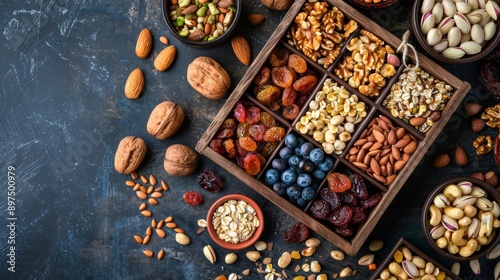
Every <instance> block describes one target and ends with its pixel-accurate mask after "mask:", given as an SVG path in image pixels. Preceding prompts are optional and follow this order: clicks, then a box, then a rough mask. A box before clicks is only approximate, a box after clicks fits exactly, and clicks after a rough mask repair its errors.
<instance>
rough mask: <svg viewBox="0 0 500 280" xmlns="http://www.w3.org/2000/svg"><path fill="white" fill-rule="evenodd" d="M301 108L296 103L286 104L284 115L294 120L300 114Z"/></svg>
mask: <svg viewBox="0 0 500 280" xmlns="http://www.w3.org/2000/svg"><path fill="white" fill-rule="evenodd" d="M299 111H300V108H299V106H297V105H296V104H292V105H290V106H286V107H285V108H284V109H283V117H284V118H285V119H288V120H293V119H295V118H296V117H297V116H298V115H299Z"/></svg>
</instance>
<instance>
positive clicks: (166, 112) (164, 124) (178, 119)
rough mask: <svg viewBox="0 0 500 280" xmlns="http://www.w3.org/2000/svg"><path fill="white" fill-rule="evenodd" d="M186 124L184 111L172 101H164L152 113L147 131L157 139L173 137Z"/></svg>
mask: <svg viewBox="0 0 500 280" xmlns="http://www.w3.org/2000/svg"><path fill="white" fill-rule="evenodd" d="M183 122H184V110H182V107H181V106H180V105H178V104H175V103H173V102H171V101H163V102H161V103H160V104H158V105H156V107H155V108H154V109H153V111H152V112H151V115H150V116H149V119H148V123H147V125H146V129H147V131H148V133H149V134H151V135H153V136H154V137H156V138H157V139H160V140H164V139H167V138H170V137H172V135H174V134H175V133H176V132H177V131H178V130H179V128H181V125H182V123H183Z"/></svg>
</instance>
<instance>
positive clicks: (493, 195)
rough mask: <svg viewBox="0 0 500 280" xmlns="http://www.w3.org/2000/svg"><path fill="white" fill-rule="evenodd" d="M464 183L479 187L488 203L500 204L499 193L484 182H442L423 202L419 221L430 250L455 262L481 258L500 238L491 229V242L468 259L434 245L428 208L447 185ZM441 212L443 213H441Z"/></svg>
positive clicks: (456, 179)
mask: <svg viewBox="0 0 500 280" xmlns="http://www.w3.org/2000/svg"><path fill="white" fill-rule="evenodd" d="M464 181H468V182H471V183H472V185H473V186H477V187H480V188H481V189H483V190H484V191H485V192H486V195H487V198H488V199H489V200H490V201H492V202H496V203H497V204H498V203H500V195H499V193H498V192H497V191H496V190H495V188H494V187H492V186H490V185H489V184H487V183H486V182H484V181H481V180H478V179H475V178H455V179H451V180H447V181H446V182H443V183H441V184H440V185H438V186H437V187H436V188H435V189H434V190H433V191H432V192H431V193H430V194H429V196H428V197H427V199H426V200H425V203H424V207H423V208H422V220H421V223H422V230H423V232H424V236H425V238H426V239H427V241H428V243H429V245H430V246H431V247H432V249H434V250H435V251H436V252H438V253H439V254H441V255H442V256H443V257H445V258H449V259H452V260H455V261H470V260H473V259H477V258H481V257H483V256H485V255H486V254H488V253H489V252H490V251H491V250H492V249H493V248H494V247H495V245H496V244H498V242H499V238H500V232H499V230H498V229H497V228H493V231H495V232H496V235H495V236H494V237H493V240H491V242H490V243H488V244H487V245H482V246H481V249H480V250H479V251H476V252H474V253H473V254H472V255H471V256H469V257H462V256H461V255H459V254H450V253H449V252H448V250H447V249H446V248H444V249H441V248H439V247H438V246H437V245H436V240H434V239H433V238H432V237H431V235H430V231H431V228H432V226H431V225H430V223H429V220H430V214H429V207H430V206H431V205H432V204H433V203H434V202H433V201H434V198H435V197H436V196H437V195H438V194H440V193H442V192H443V190H444V189H445V188H446V187H447V186H448V185H450V184H455V185H458V184H459V183H460V182H464ZM477 210H478V212H479V211H480V209H479V208H478V209H477ZM441 212H443V211H441ZM475 217H477V215H476V216H475ZM441 224H442V223H441ZM441 224H440V225H441ZM438 226H439V225H438ZM465 239H468V238H467V234H466V235H465Z"/></svg>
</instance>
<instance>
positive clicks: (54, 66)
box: [0, 0, 498, 279]
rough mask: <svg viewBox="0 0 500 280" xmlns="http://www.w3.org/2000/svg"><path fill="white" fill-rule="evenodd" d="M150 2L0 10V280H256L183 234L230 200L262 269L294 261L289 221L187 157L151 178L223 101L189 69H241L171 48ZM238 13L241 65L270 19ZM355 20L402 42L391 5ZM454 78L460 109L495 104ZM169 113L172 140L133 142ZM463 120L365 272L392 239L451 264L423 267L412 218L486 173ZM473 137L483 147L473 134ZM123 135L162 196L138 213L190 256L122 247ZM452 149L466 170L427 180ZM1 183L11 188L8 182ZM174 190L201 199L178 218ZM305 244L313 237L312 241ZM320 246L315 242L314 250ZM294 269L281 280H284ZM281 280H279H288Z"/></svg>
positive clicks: (175, 250)
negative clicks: (260, 227)
mask: <svg viewBox="0 0 500 280" xmlns="http://www.w3.org/2000/svg"><path fill="white" fill-rule="evenodd" d="M160 2H161V1H110V0H104V1H65V0H53V1H23V2H21V1H8V2H7V1H3V2H0V11H1V17H0V30H1V34H0V85H1V86H0V108H1V111H0V144H1V145H0V162H1V164H0V185H1V186H2V187H1V188H2V189H1V190H0V213H1V214H0V217H1V218H0V219H1V220H2V224H3V225H2V226H0V228H1V230H0V244H1V247H0V248H1V250H0V254H1V258H0V260H2V265H1V266H0V279H75V278H76V279H143V278H149V279H151V278H164V279H213V278H214V277H215V276H217V275H221V274H224V275H226V276H227V275H229V274H230V273H232V272H236V273H239V274H240V275H241V272H242V271H243V270H244V269H246V268H250V269H251V274H250V276H249V277H246V278H248V279H256V278H259V279H262V278H264V275H259V274H258V273H257V272H256V271H255V269H254V268H255V265H254V264H253V263H251V262H250V261H249V260H247V259H246V257H245V256H244V255H245V252H246V251H247V250H242V251H239V252H236V253H237V254H238V256H239V260H238V261H237V262H236V263H235V264H233V265H226V264H225V263H224V261H223V259H224V256H225V254H226V253H228V251H227V250H224V249H222V248H220V247H218V246H216V245H215V243H213V242H212V241H211V240H210V238H209V236H208V234H207V233H206V232H204V233H202V234H199V235H197V234H196V231H197V229H198V225H197V223H196V221H197V220H198V219H200V218H204V216H205V215H206V211H207V210H208V208H209V206H210V205H211V203H212V202H214V201H215V200H216V199H218V198H219V197H221V196H222V195H224V194H229V193H244V194H247V195H249V196H250V197H252V198H254V199H255V200H256V201H257V202H258V203H259V204H260V205H261V207H262V208H263V210H264V214H265V216H266V218H267V220H266V222H265V232H264V234H263V236H262V239H263V240H265V241H270V242H274V249H273V251H272V252H267V251H266V252H263V255H264V256H269V257H273V260H274V261H273V263H274V264H276V262H277V259H278V258H279V256H280V255H281V253H282V252H284V251H292V250H301V249H302V248H303V245H302V244H285V243H284V242H283V239H282V237H281V235H282V233H283V231H284V230H285V229H286V228H288V227H289V226H290V225H292V224H294V223H295V222H296V221H295V220H294V219H293V218H292V217H291V216H289V215H288V214H286V213H284V212H283V211H282V210H281V209H279V208H278V207H276V206H274V205H272V204H271V203H269V202H268V201H267V200H266V199H265V198H264V197H262V196H260V195H259V194H257V193H255V192H254V191H252V190H251V189H250V188H248V187H246V186H244V185H243V184H242V183H240V182H239V181H238V180H237V179H235V178H234V177H232V175H230V174H228V173H227V172H226V171H224V170H222V169H221V168H220V167H219V166H217V165H215V164H214V163H213V162H211V161H210V160H208V159H207V158H205V157H203V156H200V165H199V168H198V169H197V171H196V172H195V174H194V175H192V176H189V177H185V178H175V177H172V176H169V175H168V174H166V173H165V171H164V170H163V166H162V158H163V154H164V151H165V149H166V147H168V146H169V145H171V144H174V143H183V144H186V145H189V146H191V147H193V148H194V145H195V144H196V142H197V141H198V139H199V138H200V137H201V135H202V134H203V132H204V131H205V129H206V128H207V127H208V125H209V124H210V122H211V121H212V119H213V118H214V117H215V115H216V114H217V112H218V110H219V109H220V107H221V106H222V104H223V102H224V101H225V99H221V100H216V101H215V100H207V99H204V98H203V97H202V96H200V95H199V94H197V93H195V92H194V91H193V90H192V89H191V88H190V87H189V85H188V83H187V81H186V76H185V73H186V69H187V65H188V64H189V62H190V61H192V60H193V59H194V58H195V57H197V56H200V55H207V56H210V57H212V58H214V59H215V60H216V61H219V62H220V63H221V64H222V65H223V67H224V68H225V69H226V70H227V71H228V72H229V73H230V75H231V78H232V81H233V87H234V86H235V85H236V84H237V82H238V81H239V79H240V78H241V77H242V76H243V74H244V73H245V71H246V69H247V67H245V66H243V65H242V64H241V63H239V62H238V61H237V60H236V58H235V57H234V55H233V53H232V50H231V46H230V43H229V42H227V43H225V44H223V45H220V46H219V47H217V48H216V49H208V50H203V49H192V48H189V47H185V46H183V45H181V43H180V42H178V41H176V40H174V39H173V37H172V36H170V34H169V33H168V31H167V29H166V25H165V23H164V20H163V17H162V13H161V3H160ZM242 2H243V9H244V10H243V12H242V16H241V21H240V22H239V25H238V29H237V31H236V34H242V35H244V36H245V37H246V38H247V39H248V40H249V42H250V44H251V46H252V52H253V57H255V56H256V55H257V54H258V52H259V51H260V50H261V49H262V47H263V45H264V44H265V42H266V40H267V39H268V38H269V36H270V35H271V33H272V32H273V31H274V28H275V27H276V26H277V25H278V23H279V21H280V19H281V17H282V16H283V15H284V12H275V11H270V10H268V9H267V8H265V7H264V6H262V5H261V4H260V1H257V0H254V1H242ZM253 12H257V13H262V14H265V15H266V21H265V22H264V23H263V24H261V25H259V26H257V27H250V26H249V25H248V22H247V20H246V18H247V15H248V14H249V13H253ZM364 13H365V14H366V15H368V16H369V17H370V18H372V19H373V20H375V21H376V22H378V23H379V24H380V25H382V26H383V27H385V28H387V29H389V30H391V31H393V32H394V34H396V35H397V36H401V35H402V34H403V33H404V31H406V30H408V29H410V27H409V22H410V5H407V6H406V5H405V6H404V7H402V6H401V5H400V4H396V6H393V7H391V8H389V9H384V10H379V11H364ZM144 27H148V28H150V29H151V31H152V33H153V36H154V40H155V41H154V53H153V54H152V55H150V56H149V57H147V58H146V59H139V58H137V57H136V56H135V54H134V47H135V42H136V38H137V35H138V34H139V32H140V30H141V29H142V28H144ZM161 35H165V36H167V37H168V38H169V39H170V40H171V44H174V45H175V46H176V47H177V48H178V51H177V57H176V59H175V61H174V63H173V65H172V67H171V68H170V69H169V70H168V71H167V72H164V73H161V72H157V71H156V70H153V69H154V68H153V58H154V56H155V55H156V54H157V53H158V52H159V51H160V50H161V49H162V48H163V47H164V46H163V45H162V44H161V43H160V42H159V37H160V36H161ZM137 67H139V68H141V69H142V70H143V72H144V74H145V77H146V88H145V91H144V92H143V94H142V96H141V97H140V98H139V99H137V100H134V101H131V100H128V99H126V98H125V96H124V94H123V86H124V83H125V80H126V78H127V76H128V74H129V73H130V72H131V71H132V70H133V69H135V68H137ZM445 68H446V69H447V70H449V71H450V72H452V73H454V74H455V75H457V76H458V77H459V78H461V79H463V80H466V81H468V82H469V83H471V84H472V86H473V87H472V90H471V92H470V93H469V95H468V96H467V97H466V99H465V101H464V102H467V101H475V102H479V103H481V104H482V105H483V106H490V105H492V104H496V101H495V100H493V99H492V98H491V97H490V96H489V94H488V93H487V92H486V91H485V89H484V87H482V86H481V85H480V84H479V83H478V81H477V76H478V67H477V65H476V64H473V65H457V66H451V65H445ZM164 100H171V101H173V102H176V103H178V104H180V105H181V106H182V107H183V108H184V109H185V112H186V121H185V122H184V125H183V128H182V129H181V131H180V132H179V133H177V134H176V135H175V136H174V137H172V138H170V139H168V140H164V141H158V140H156V139H154V138H153V137H151V136H150V135H148V134H147V132H146V129H145V126H146V122H147V119H148V117H149V114H150V112H151V110H152V109H153V108H154V106H156V104H158V103H159V102H161V101H164ZM470 120H471V118H469V117H466V116H465V115H464V113H463V110H462V106H460V107H459V109H458V110H457V112H456V113H455V115H454V116H453V117H452V119H451V120H450V122H449V124H448V125H447V126H446V128H445V129H444V131H443V132H442V133H441V135H440V136H439V137H438V139H437V140H436V142H435V144H434V145H433V146H432V147H431V149H430V150H429V152H428V153H427V156H426V157H425V158H424V159H423V160H422V162H421V163H420V165H419V166H418V167H417V168H416V169H415V172H414V174H412V176H411V177H410V179H409V180H408V182H407V183H406V184H405V186H404V187H403V188H402V190H401V192H400V194H399V195H398V196H397V197H396V199H395V200H394V201H393V203H392V204H391V205H390V207H389V208H388V209H387V212H386V213H385V214H384V215H383V217H382V219H381V220H380V222H379V224H378V225H377V226H376V227H375V229H374V231H373V233H372V234H371V236H370V237H369V238H368V241H367V243H369V242H370V241H371V240H373V239H375V238H381V239H383V240H384V241H385V244H386V245H385V247H384V248H383V249H382V250H381V251H380V252H377V253H376V258H375V260H376V262H379V263H380V262H381V260H382V259H383V257H384V255H385V254H386V253H387V252H388V251H389V250H390V247H391V246H392V245H393V244H394V243H395V242H396V241H397V239H398V238H399V237H404V238H405V239H407V240H408V241H409V242H411V243H413V244H414V245H416V247H418V248H420V249H421V250H422V251H424V252H425V253H428V254H429V255H431V256H432V257H436V260H438V261H440V262H441V263H442V264H443V265H445V266H447V267H450V266H451V264H452V262H451V261H448V260H443V259H440V258H439V257H438V255H437V254H435V253H433V252H432V251H431V249H430V247H429V246H428V245H427V244H426V243H425V240H424V238H423V236H422V232H421V228H420V221H419V219H420V211H421V205H422V204H423V202H424V200H425V198H426V196H427V194H428V193H429V192H430V190H431V189H432V188H433V186H434V185H437V184H438V183H440V182H441V181H443V180H445V179H448V178H450V177H458V176H467V175H470V174H472V173H474V172H477V171H482V172H486V171H489V170H496V171H498V167H497V166H496V165H495V164H494V160H493V156H492V154H491V153H490V154H488V155H486V156H482V157H479V156H476V155H475V153H474V150H473V148H472V146H471V143H472V141H473V139H474V138H475V137H476V135H475V134H474V133H473V132H472V131H471V130H470V128H469V127H470ZM482 134H489V135H492V136H494V135H495V134H496V131H494V130H493V129H487V130H485V131H483V132H482ZM127 135H134V136H138V137H141V138H143V139H144V140H145V141H146V143H147V145H148V148H149V151H148V153H147V155H146V158H145V161H144V164H143V165H142V166H141V168H140V169H139V170H138V171H139V173H141V174H145V175H149V174H151V173H153V174H155V175H156V176H157V178H158V179H164V180H165V181H166V182H168V184H169V185H170V190H169V191H168V192H165V193H164V197H163V198H161V199H160V200H159V201H160V204H159V205H157V206H150V207H149V209H150V210H152V211H153V217H155V218H157V219H161V218H165V217H167V216H169V215H172V216H174V218H175V222H177V224H178V225H179V226H180V227H182V228H183V229H185V230H186V232H187V233H188V235H189V236H190V237H191V241H192V242H191V244H190V245H189V246H186V247H182V246H180V245H179V244H177V243H176V242H175V241H174V234H173V231H171V230H168V231H167V237H166V238H165V239H160V238H158V237H157V236H153V239H152V241H151V242H150V243H149V244H148V245H147V246H141V245H138V244H136V243H135V241H134V239H133V235H135V234H137V235H144V231H145V229H146V227H147V226H148V225H149V224H150V218H145V217H143V216H141V215H140V214H139V211H138V207H139V205H140V203H141V201H140V200H139V199H138V198H137V197H136V196H135V194H134V193H133V192H132V190H131V189H130V188H128V187H126V186H125V185H124V182H125V181H126V180H127V179H129V177H128V176H125V175H121V174H118V173H117V172H116V171H115V170H114V167H113V159H114V152H115V149H116V147H117V145H118V142H119V141H120V140H121V139H122V138H123V137H125V136H127ZM456 145H461V146H462V147H464V148H465V150H466V151H467V153H468V155H469V156H470V162H469V164H468V165H467V166H466V167H462V168H461V167H457V166H456V165H455V164H453V163H452V164H451V165H450V166H447V167H445V168H443V169H440V170H435V169H432V168H431V167H430V164H431V161H432V159H433V158H434V157H435V156H436V155H437V154H439V153H441V152H447V153H449V154H451V153H452V151H453V150H454V148H455V146H456ZM9 166H13V167H14V168H15V172H14V173H15V176H14V177H15V182H16V189H15V196H14V198H15V215H14V216H15V217H16V218H17V220H16V221H15V222H16V229H15V242H16V244H15V246H16V251H15V252H16V254H15V258H16V263H15V265H16V269H15V270H16V271H15V272H14V273H12V272H9V271H8V270H7V268H8V267H9V265H8V264H7V263H6V261H7V254H8V253H9V249H10V246H11V245H10V244H8V240H9V239H8V237H9V235H10V232H9V231H8V230H7V225H8V223H9V221H8V220H7V219H8V218H9V217H11V216H9V213H8V211H7V210H8V198H7V196H8V193H7V187H8V181H9V180H8V177H7V172H8V167H9ZM202 168H208V169H211V170H213V171H214V172H215V173H216V174H218V175H219V176H221V177H222V179H223V180H224V181H225V182H226V188H225V189H224V190H223V191H221V192H220V193H215V194H213V193H208V192H203V191H202V190H201V189H200V188H199V186H198V185H197V183H196V174H197V173H199V171H201V169H202ZM11 181H12V180H11ZM188 190H197V191H200V192H202V194H203V196H204V198H205V201H204V202H203V204H201V205H199V206H196V207H192V206H187V205H186V204H185V203H184V202H183V201H182V195H183V194H184V192H186V191H188ZM313 235H314V236H316V234H313ZM321 240H323V241H324V239H322V238H321ZM206 244H211V245H212V246H214V248H215V249H216V252H217V256H218V258H219V259H218V261H217V263H216V264H215V265H212V264H210V263H209V262H208V261H207V260H206V259H205V258H204V256H203V253H202V248H203V246H205V245H206ZM145 248H149V249H152V250H153V251H155V253H157V252H158V251H159V250H160V249H161V248H163V249H164V250H165V252H166V254H165V258H164V259H163V260H161V261H159V260H157V259H156V258H153V259H148V258H146V257H145V256H144V255H143V254H142V250H144V249H145ZM333 249H336V247H335V246H334V245H332V244H330V243H329V242H326V241H324V242H323V244H322V245H321V246H320V247H319V248H318V250H317V252H316V253H315V254H314V256H313V257H310V258H307V259H308V262H310V261H311V260H313V259H316V260H318V261H320V263H321V265H322V267H323V270H322V272H324V273H327V274H328V275H329V276H330V277H331V275H332V274H333V273H338V272H340V270H341V269H342V268H344V267H345V266H350V267H352V268H353V269H356V270H357V271H358V273H357V275H356V276H355V277H352V278H355V279H367V278H368V277H369V275H370V272H369V271H368V270H367V268H365V267H360V266H359V265H357V260H358V258H359V257H360V256H362V255H364V254H365V253H367V252H368V249H367V244H365V246H363V248H362V249H361V251H360V252H359V254H358V255H357V256H356V257H348V258H346V260H345V261H343V262H338V261H334V260H333V259H332V258H331V257H330V251H331V250H333ZM305 262H306V261H305V258H303V259H301V260H299V261H294V262H293V263H292V265H291V266H290V267H289V268H288V269H287V273H288V275H293V276H296V275H304V276H307V275H309V274H310V273H306V272H303V271H300V272H297V273H296V272H294V269H295V266H296V265H297V264H300V265H302V264H303V263H305ZM480 262H481V264H482V274H481V277H480V278H477V279H491V275H492V271H493V267H494V265H495V263H496V262H495V261H491V260H486V259H481V260H480ZM462 275H464V276H465V277H464V278H465V279H475V278H474V277H473V276H472V273H471V272H470V269H469V265H468V263H462ZM290 278H292V277H290Z"/></svg>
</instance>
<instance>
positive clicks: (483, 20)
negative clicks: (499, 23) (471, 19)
mask: <svg viewBox="0 0 500 280" xmlns="http://www.w3.org/2000/svg"><path fill="white" fill-rule="evenodd" d="M490 20H491V17H490V15H489V14H488V13H487V12H486V11H484V12H483V13H482V15H481V20H480V21H479V22H478V24H479V25H481V26H482V27H484V26H485V25H486V24H487V23H488V22H490Z"/></svg>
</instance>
